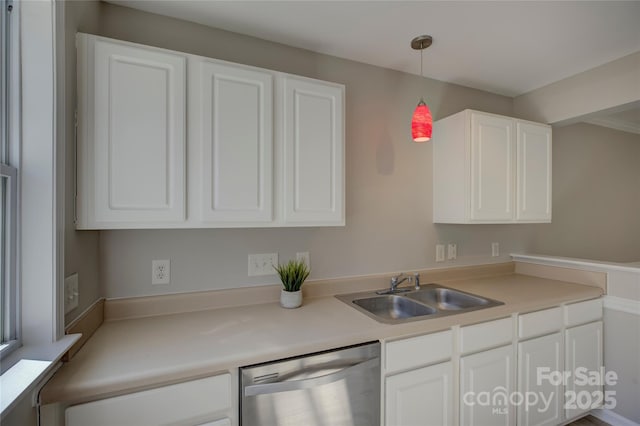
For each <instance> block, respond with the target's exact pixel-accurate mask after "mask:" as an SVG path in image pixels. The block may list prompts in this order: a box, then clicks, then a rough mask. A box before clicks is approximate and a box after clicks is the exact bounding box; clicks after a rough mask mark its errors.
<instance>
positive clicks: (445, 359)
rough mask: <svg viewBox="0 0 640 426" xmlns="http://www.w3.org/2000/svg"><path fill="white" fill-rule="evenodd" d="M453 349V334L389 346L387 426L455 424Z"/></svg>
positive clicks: (426, 337) (386, 368) (385, 393)
mask: <svg viewBox="0 0 640 426" xmlns="http://www.w3.org/2000/svg"><path fill="white" fill-rule="evenodd" d="M452 347H453V333H452V332H451V330H447V331H442V332H439V333H433V334H427V335H423V336H416V337H411V338H408V339H404V340H397V341H394V342H389V343H386V345H385V349H384V351H385V353H384V359H385V368H384V372H383V374H385V375H386V378H385V380H384V387H385V391H384V395H385V396H384V398H385V403H384V419H385V423H384V424H385V425H386V426H392V425H397V426H404V425H441V426H444V425H451V424H453V422H454V420H453V407H454V400H453V398H454V393H453V392H454V391H453V383H454V381H453V364H452V362H451V361H450V359H451V356H452ZM431 364H433V365H431Z"/></svg>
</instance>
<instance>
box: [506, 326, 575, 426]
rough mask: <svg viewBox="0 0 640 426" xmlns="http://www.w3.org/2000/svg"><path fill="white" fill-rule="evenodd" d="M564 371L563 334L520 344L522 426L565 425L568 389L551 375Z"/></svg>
mask: <svg viewBox="0 0 640 426" xmlns="http://www.w3.org/2000/svg"><path fill="white" fill-rule="evenodd" d="M558 328H560V324H559V325H558ZM562 371H564V357H563V339H562V333H560V332H558V333H554V334H550V335H547V336H543V337H538V338H535V339H531V340H526V341H524V342H520V343H518V395H519V397H518V398H519V399H522V400H521V401H519V402H520V403H519V404H518V407H517V412H518V420H517V422H518V425H521V426H533V425H557V424H559V423H561V420H562V415H563V413H562V403H563V400H564V398H563V393H564V392H563V390H564V387H563V386H562V381H561V380H553V376H550V374H551V373H553V374H555V373H557V372H560V373H561V372H562Z"/></svg>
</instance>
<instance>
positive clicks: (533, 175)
mask: <svg viewBox="0 0 640 426" xmlns="http://www.w3.org/2000/svg"><path fill="white" fill-rule="evenodd" d="M517 134H518V137H517V141H518V142H517V158H518V160H517V165H516V169H517V179H516V180H517V193H518V197H517V200H518V201H517V208H516V219H517V220H519V221H532V222H551V127H549V126H545V125H540V124H533V123H518V124H517Z"/></svg>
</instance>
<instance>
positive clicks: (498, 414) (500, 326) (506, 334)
mask: <svg viewBox="0 0 640 426" xmlns="http://www.w3.org/2000/svg"><path fill="white" fill-rule="evenodd" d="M513 330H514V327H513V319H512V318H503V319H500V320H495V321H489V322H485V323H480V324H475V325H471V326H466V327H461V328H460V332H459V335H460V338H459V345H458V347H459V348H460V352H461V354H462V356H461V358H460V398H459V401H460V424H461V425H476V426H498V425H512V424H514V423H515V407H513V406H512V404H511V403H510V395H511V394H512V393H513V392H514V391H515V384H516V362H515V351H514V346H513ZM498 345H503V346H500V347H495V346H498ZM491 348H493V349H491ZM478 351H481V352H478ZM473 352H475V353H473ZM468 353H469V354H468Z"/></svg>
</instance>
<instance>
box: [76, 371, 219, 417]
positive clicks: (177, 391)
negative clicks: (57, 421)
mask: <svg viewBox="0 0 640 426" xmlns="http://www.w3.org/2000/svg"><path fill="white" fill-rule="evenodd" d="M230 377H231V376H230V375H229V374H222V375H219V376H215V377H207V378H204V379H199V380H193V381H189V382H184V383H178V384H175V385H169V386H163V387H159V388H155V389H150V390H146V391H141V392H135V393H130V394H127V395H121V396H116V397H113V398H107V399H101V400H99V401H93V402H88V403H86V404H79V405H74V406H71V407H69V408H67V409H66V410H65V424H66V425H67V426H87V425H91V426H114V425H118V426H146V425H149V426H151V425H168V424H172V425H185V426H187V425H205V426H206V425H216V426H218V425H219V426H223V425H225V424H226V425H228V424H229V423H230V422H229V420H228V419H224V418H223V419H221V420H219V421H217V422H213V423H211V419H215V418H218V419H220V418H221V417H224V415H225V413H228V412H229V411H230V409H231V407H232V400H231V396H232V393H231V378H230ZM207 422H209V423H207Z"/></svg>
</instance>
